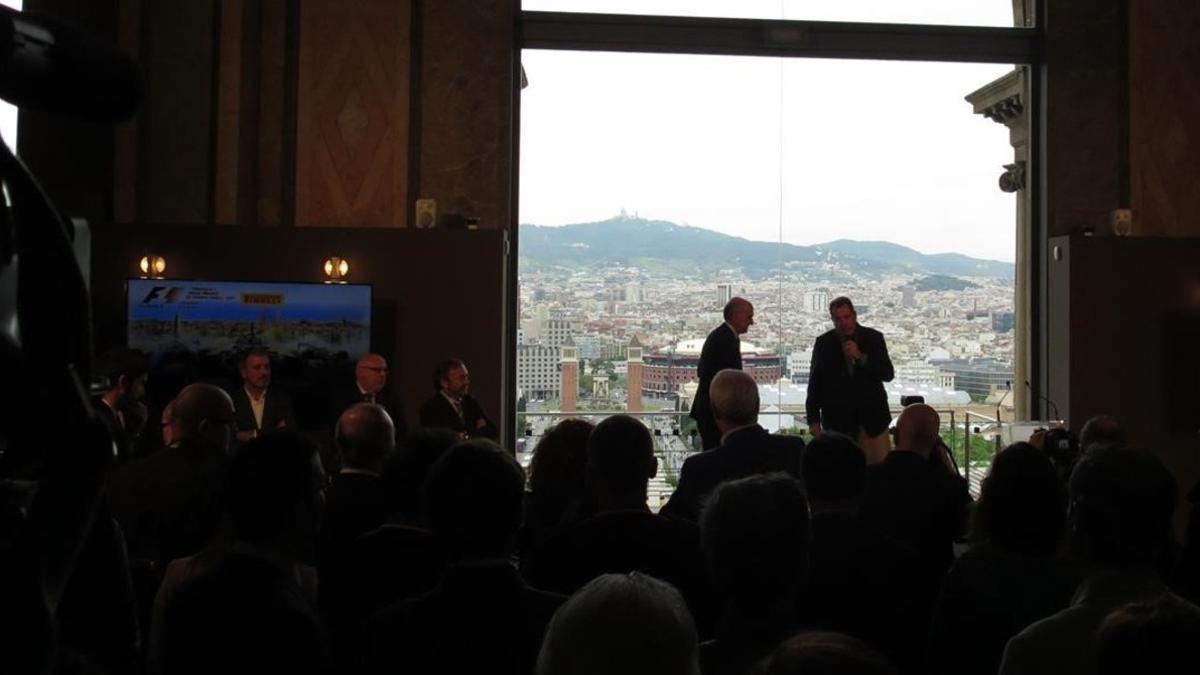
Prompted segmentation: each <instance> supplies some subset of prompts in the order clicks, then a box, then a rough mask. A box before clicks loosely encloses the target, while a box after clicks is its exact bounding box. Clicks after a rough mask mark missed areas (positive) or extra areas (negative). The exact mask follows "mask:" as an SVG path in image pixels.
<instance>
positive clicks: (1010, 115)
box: [966, 68, 1034, 419]
mask: <svg viewBox="0 0 1200 675" xmlns="http://www.w3.org/2000/svg"><path fill="white" fill-rule="evenodd" d="M1028 86H1029V85H1028V80H1027V79H1026V74H1025V69H1024V68H1017V69H1016V70H1013V71H1012V72H1011V73H1009V74H1007V75H1005V76H1004V77H1001V78H1000V79H998V80H995V81H993V82H990V83H988V84H986V85H984V86H983V87H981V88H979V89H977V90H976V91H974V92H971V93H970V94H968V95H967V97H966V100H967V102H969V103H970V104H971V105H972V106H973V107H974V109H975V112H976V113H977V114H979V115H983V116H984V117H987V118H988V119H990V120H992V121H994V122H997V123H999V124H1003V125H1004V126H1006V127H1008V140H1009V143H1010V144H1011V145H1012V147H1013V162H1012V164H1005V165H1004V167H1003V168H1004V172H1003V173H1001V174H1000V178H999V180H998V183H999V187H1000V189H1001V190H1003V191H1004V192H1014V193H1016V196H1017V219H1016V221H1017V222H1016V226H1017V251H1016V254H1017V255H1016V259H1017V264H1016V279H1015V288H1014V289H1013V290H1014V304H1013V310H1014V314H1015V316H1016V325H1015V326H1014V327H1013V331H1014V335H1013V352H1014V363H1013V378H1014V379H1013V383H1012V388H1013V396H1012V404H1013V414H1014V415H1015V417H1016V418H1017V419H1029V416H1030V410H1031V409H1030V406H1029V401H1028V400H1027V399H1028V395H1027V393H1028V392H1027V391H1026V390H1025V386H1024V384H1023V383H1024V382H1025V381H1027V380H1029V379H1030V372H1029V356H1030V351H1029V350H1030V345H1031V344H1032V341H1033V333H1032V331H1031V330H1030V328H1031V324H1032V318H1033V317H1031V316H1030V310H1029V308H1030V302H1029V300H1030V294H1031V293H1032V292H1033V285H1032V280H1033V277H1032V275H1033V270H1032V269H1030V265H1029V259H1030V254H1031V252H1032V250H1033V246H1034V242H1033V240H1032V237H1031V232H1030V229H1031V223H1032V220H1031V218H1032V214H1030V211H1029V191H1028V190H1027V189H1026V188H1025V166H1026V163H1027V162H1028V160H1029V117H1028V115H1027V114H1026V107H1027V106H1026V101H1028V100H1029V94H1028Z"/></svg>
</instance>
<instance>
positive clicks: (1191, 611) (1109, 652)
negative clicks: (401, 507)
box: [1095, 593, 1200, 675]
mask: <svg viewBox="0 0 1200 675" xmlns="http://www.w3.org/2000/svg"><path fill="white" fill-rule="evenodd" d="M1197 644H1200V609H1198V608H1197V607H1196V606H1195V605H1193V604H1191V603H1190V602H1187V601H1186V600H1184V599H1182V598H1180V597H1178V596H1176V595H1174V594H1171V593H1164V594H1163V595H1161V596H1159V597H1158V598H1157V599H1156V600H1154V601H1152V602H1140V603H1134V604H1129V605H1125V606H1123V607H1119V608H1118V609H1116V610H1114V611H1113V612H1112V613H1110V614H1109V615H1108V617H1107V618H1105V620H1104V623H1103V624H1101V626H1100V628H1099V630H1098V631H1097V632H1096V642H1095V649H1096V664H1097V669H1096V671H1097V673H1098V675H1141V674H1142V673H1154V675H1175V674H1178V675H1190V674H1191V673H1195V672H1197V671H1200V657H1198V656H1197V653H1198V652H1197V650H1196V645H1197Z"/></svg>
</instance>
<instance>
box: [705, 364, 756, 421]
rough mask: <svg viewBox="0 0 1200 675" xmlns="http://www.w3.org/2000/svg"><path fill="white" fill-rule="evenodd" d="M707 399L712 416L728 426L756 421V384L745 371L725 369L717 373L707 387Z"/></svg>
mask: <svg viewBox="0 0 1200 675" xmlns="http://www.w3.org/2000/svg"><path fill="white" fill-rule="evenodd" d="M708 397H709V403H710V405H711V406H712V410H713V416H714V417H715V418H716V419H718V420H720V421H722V422H724V423H726V424H727V425H729V426H733V427H740V426H745V425H747V424H754V423H755V422H756V421H758V408H759V396H758V383H757V382H755V381H754V378H753V377H751V376H750V374H749V373H747V372H745V371H742V370H737V369H734V368H727V369H725V370H722V371H721V372H719V373H717V374H716V376H715V377H713V380H712V384H710V385H709V387H708Z"/></svg>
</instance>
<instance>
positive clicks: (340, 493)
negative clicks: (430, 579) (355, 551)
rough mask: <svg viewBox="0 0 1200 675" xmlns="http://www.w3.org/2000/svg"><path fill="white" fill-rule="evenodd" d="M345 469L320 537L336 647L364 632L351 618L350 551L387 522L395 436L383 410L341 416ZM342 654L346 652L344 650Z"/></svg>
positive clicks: (323, 602) (328, 502)
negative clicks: (386, 474)
mask: <svg viewBox="0 0 1200 675" xmlns="http://www.w3.org/2000/svg"><path fill="white" fill-rule="evenodd" d="M334 439H335V443H336V444H337V450H338V454H339V455H341V457H342V459H343V463H342V469H341V470H340V471H339V472H338V475H337V476H336V477H334V479H333V482H332V483H330V484H329V487H327V488H325V509H324V512H323V517H322V519H321V528H320V530H319V531H318V533H317V571H318V572H319V574H320V579H321V586H320V596H319V599H320V606H321V611H322V614H323V615H324V616H325V618H326V620H327V621H328V625H329V629H330V637H331V638H332V640H333V643H334V646H335V647H340V646H341V645H343V644H346V643H347V642H348V641H349V640H350V633H352V632H354V631H358V630H359V629H360V628H361V626H360V625H358V622H356V621H355V620H353V618H352V617H351V616H349V612H350V609H351V603H350V598H349V597H348V594H347V590H348V589H347V585H348V584H352V583H353V579H354V578H355V577H356V576H357V575H358V570H356V569H354V568H353V567H352V566H350V565H348V564H347V563H348V557H349V555H350V549H351V546H352V545H353V544H354V542H355V540H356V539H358V537H359V536H360V535H363V534H365V533H367V532H370V531H371V530H374V529H375V528H377V527H379V526H380V525H382V524H383V522H384V520H385V519H386V518H387V498H386V496H385V493H384V484H383V480H382V479H381V478H380V472H381V471H382V469H383V462H384V458H385V457H387V455H388V454H389V453H391V452H392V451H393V450H395V444H396V430H395V428H394V427H393V426H392V420H391V417H390V416H389V415H388V413H387V411H386V410H384V409H383V408H382V407H381V406H378V405H376V404H373V403H356V404H354V405H351V406H350V407H349V408H347V409H346V410H345V411H344V412H342V414H341V416H340V417H339V418H338V421H337V426H336V428H335V433H334ZM343 651H344V650H343Z"/></svg>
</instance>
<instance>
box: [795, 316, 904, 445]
mask: <svg viewBox="0 0 1200 675" xmlns="http://www.w3.org/2000/svg"><path fill="white" fill-rule="evenodd" d="M829 316H830V318H832V319H833V328H832V329H830V330H829V331H827V332H825V333H824V334H822V335H821V336H820V337H818V338H817V341H816V342H815V343H814V344H813V351H812V366H811V369H810V370H809V375H808V400H807V401H805V408H806V413H807V416H808V429H809V431H810V432H812V435H813V436H819V435H820V434H821V431H822V430H824V429H830V430H833V431H839V432H841V433H843V434H846V435H847V436H849V437H850V438H853V439H855V440H856V441H857V442H858V445H859V447H861V448H862V449H863V453H865V454H866V456H867V463H868V464H876V463H878V462H882V461H883V458H884V456H885V455H886V454H887V451H888V448H889V447H890V444H889V442H888V435H887V430H888V423H889V422H890V421H891V419H892V416H891V412H890V411H889V409H888V401H887V392H886V391H884V389H883V383H884V382H891V381H892V378H894V377H895V371H894V369H893V368H892V360H891V358H889V357H888V351H887V344H886V343H885V342H884V340H883V333H880V332H879V331H877V330H875V329H873V328H867V327H866V326H861V325H859V323H858V313H857V312H855V311H854V303H852V302H851V301H850V298H847V297H844V296H843V297H838V298H834V299H833V302H831V303H829Z"/></svg>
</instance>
